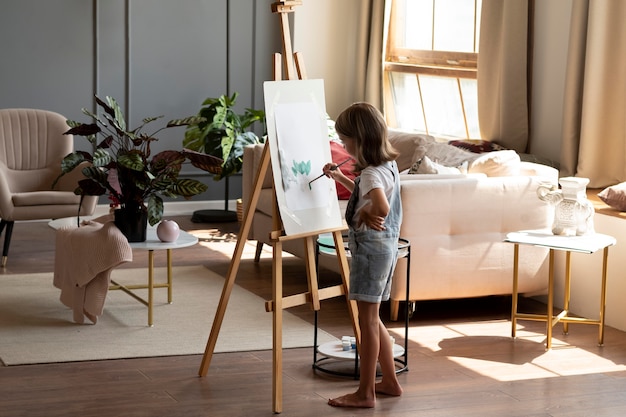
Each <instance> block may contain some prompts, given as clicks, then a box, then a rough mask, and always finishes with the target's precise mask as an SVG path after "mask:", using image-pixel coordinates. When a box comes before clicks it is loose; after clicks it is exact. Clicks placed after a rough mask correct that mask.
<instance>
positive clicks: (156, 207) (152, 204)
mask: <svg viewBox="0 0 626 417" xmlns="http://www.w3.org/2000/svg"><path fill="white" fill-rule="evenodd" d="M145 202H146V204H147V207H148V223H150V226H154V225H155V224H157V223H158V222H160V221H161V219H162V218H163V199H162V198H161V197H159V196H157V195H154V194H152V195H150V196H149V197H148V198H147V199H146V201H145Z"/></svg>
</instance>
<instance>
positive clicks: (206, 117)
mask: <svg viewBox="0 0 626 417" xmlns="http://www.w3.org/2000/svg"><path fill="white" fill-rule="evenodd" d="M238 96H239V93H237V92H235V93H233V95H232V96H230V97H229V96H227V95H222V96H220V97H212V98H207V99H206V100H204V102H203V103H202V107H201V109H200V111H199V112H198V114H197V117H198V118H199V119H198V121H197V123H189V124H188V126H187V129H186V130H185V138H184V140H183V147H184V148H186V149H189V150H192V151H196V152H200V153H204V154H207V155H211V156H213V157H215V158H218V159H221V161H222V162H221V165H220V167H219V168H218V169H216V170H214V171H213V172H214V179H215V180H216V181H219V180H221V179H222V178H224V177H228V176H229V175H232V174H236V173H238V172H239V171H241V166H242V164H243V149H244V147H245V146H247V145H253V144H256V143H263V142H264V138H263V137H259V136H257V135H256V134H255V133H254V132H253V131H252V130H251V129H252V127H253V125H254V124H255V123H256V122H260V123H262V124H263V126H265V112H264V111H263V110H255V109H249V108H246V109H245V111H244V113H243V114H237V113H236V112H235V111H234V109H233V107H234V106H235V103H236V101H237V97H238Z"/></svg>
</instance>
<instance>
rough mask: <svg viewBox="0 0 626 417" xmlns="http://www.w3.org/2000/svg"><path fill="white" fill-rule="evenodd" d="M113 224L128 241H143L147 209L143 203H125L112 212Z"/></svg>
mask: <svg viewBox="0 0 626 417" xmlns="http://www.w3.org/2000/svg"><path fill="white" fill-rule="evenodd" d="M114 216H115V226H117V228H118V229H120V231H121V232H122V234H123V235H124V236H126V239H128V241H129V242H145V241H146V229H147V228H148V209H147V208H146V206H145V205H144V204H125V205H123V206H122V207H120V208H118V209H117V210H115V212H114Z"/></svg>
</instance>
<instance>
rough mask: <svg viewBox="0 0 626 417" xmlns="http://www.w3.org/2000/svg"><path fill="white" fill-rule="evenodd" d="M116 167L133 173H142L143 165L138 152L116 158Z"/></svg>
mask: <svg viewBox="0 0 626 417" xmlns="http://www.w3.org/2000/svg"><path fill="white" fill-rule="evenodd" d="M117 163H118V165H120V166H122V167H124V168H128V169H132V170H133V171H143V170H144V168H145V165H144V163H143V159H142V157H141V154H140V153H139V152H128V153H125V154H122V155H118V157H117Z"/></svg>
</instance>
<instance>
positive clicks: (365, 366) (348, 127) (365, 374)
mask: <svg viewBox="0 0 626 417" xmlns="http://www.w3.org/2000/svg"><path fill="white" fill-rule="evenodd" d="M335 130H336V131H337V133H338V135H339V138H340V139H341V140H342V141H343V143H344V146H345V148H346V150H347V151H348V153H350V155H352V157H353V158H354V160H355V161H356V164H355V170H356V171H360V176H359V177H357V178H356V179H355V181H352V180H350V179H349V178H348V177H346V176H345V175H344V174H343V173H342V172H341V170H340V169H339V168H337V166H336V165H335V164H326V165H324V168H323V171H324V174H325V175H326V176H327V177H329V178H332V179H334V180H335V181H337V182H339V183H340V184H342V185H343V186H344V187H346V188H347V189H348V190H350V191H351V192H352V194H351V196H350V200H349V201H348V207H347V209H346V221H347V223H348V225H349V242H348V244H349V246H348V247H349V249H350V255H351V264H350V295H349V297H350V299H352V300H356V301H357V306H358V310H359V327H360V329H361V347H360V348H361V350H360V352H359V353H360V356H361V359H360V366H361V369H360V381H359V388H358V389H357V390H356V392H354V393H350V394H346V395H343V396H341V397H337V398H333V399H330V400H329V401H328V404H330V405H332V406H335V407H363V408H371V407H374V406H375V405H376V394H377V393H378V394H385V395H393V396H398V395H401V394H402V387H401V386H400V383H399V382H398V379H397V377H396V369H395V364H394V359H393V346H392V343H391V337H390V336H389V332H388V331H387V329H386V328H385V325H384V324H383V322H382V320H381V319H380V316H379V310H380V303H381V301H386V300H388V299H389V292H390V288H391V276H392V274H393V270H394V268H395V266H396V260H397V254H398V238H399V233H400V223H401V222H402V206H401V204H400V180H399V173H398V168H397V165H396V163H395V159H396V157H397V156H398V153H397V152H396V151H395V149H393V147H392V146H391V145H390V144H389V142H388V141H387V125H386V123H385V120H384V118H383V116H382V114H381V113H380V112H379V111H378V110H377V109H376V108H375V107H373V106H372V105H370V104H367V103H355V104H353V105H351V106H350V107H348V108H347V109H345V110H344V111H343V112H342V113H341V114H340V115H339V117H338V118H337V121H336V123H335ZM377 362H379V363H380V367H381V371H382V380H381V381H380V382H378V383H377V382H376V368H377Z"/></svg>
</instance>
